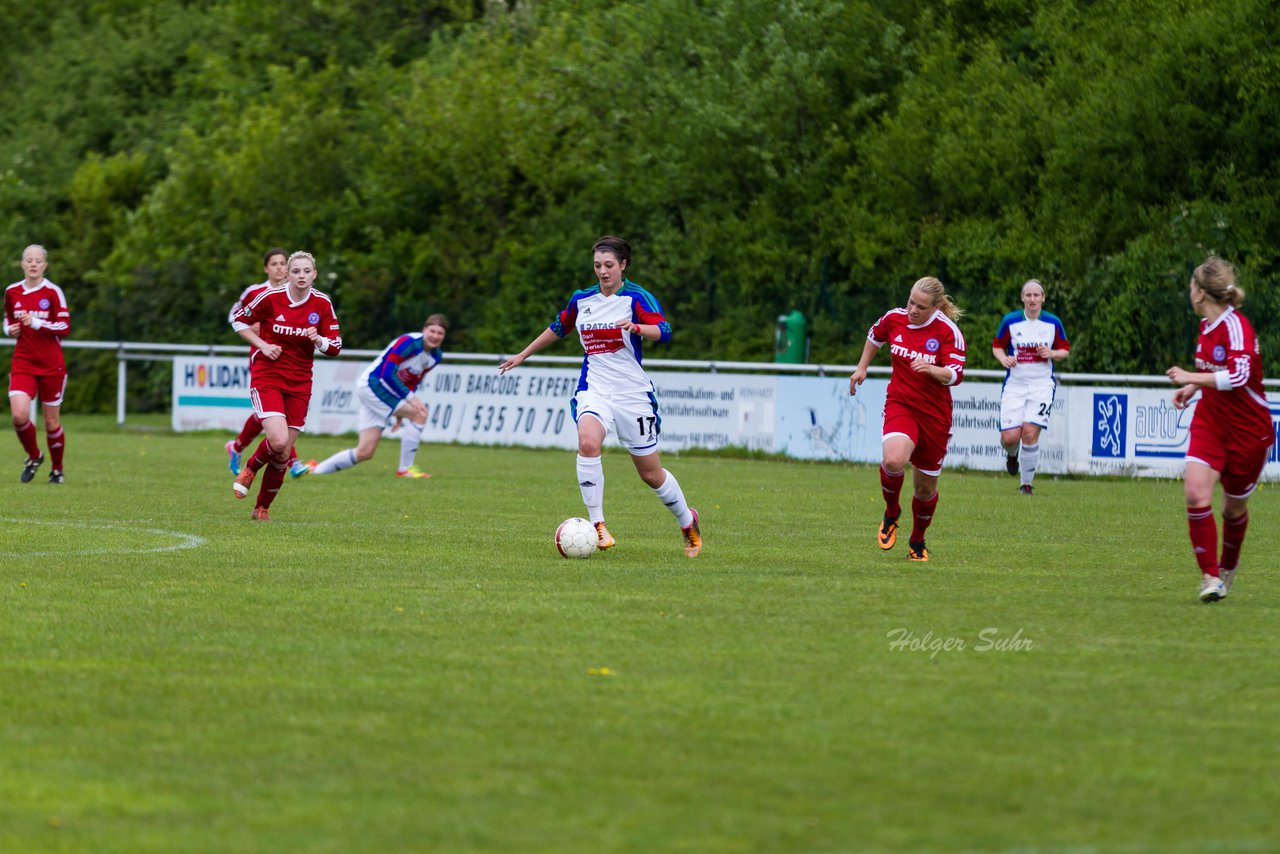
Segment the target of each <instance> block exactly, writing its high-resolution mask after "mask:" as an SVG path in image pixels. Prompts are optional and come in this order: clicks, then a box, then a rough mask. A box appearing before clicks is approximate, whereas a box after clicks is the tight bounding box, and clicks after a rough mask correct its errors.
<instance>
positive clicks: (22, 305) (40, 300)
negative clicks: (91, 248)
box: [4, 244, 71, 483]
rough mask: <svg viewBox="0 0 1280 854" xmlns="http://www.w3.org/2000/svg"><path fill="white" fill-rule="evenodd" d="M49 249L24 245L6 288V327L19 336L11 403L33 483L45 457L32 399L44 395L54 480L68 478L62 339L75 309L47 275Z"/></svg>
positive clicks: (26, 477) (25, 474)
mask: <svg viewBox="0 0 1280 854" xmlns="http://www.w3.org/2000/svg"><path fill="white" fill-rule="evenodd" d="M48 266H49V253H48V252H46V251H45V248H44V247H43V246H39V245H36V244H32V245H31V246H28V247H27V248H26V249H24V250H22V272H23V274H24V276H23V279H22V281H20V282H14V283H13V284H12V285H9V287H7V288H5V291H4V331H5V334H7V335H12V336H14V337H15V338H17V339H18V344H17V346H16V347H14V350H13V365H12V367H11V369H10V371H9V409H10V410H11V411H12V413H13V429H14V430H15V431H16V432H17V434H18V441H19V442H21V443H22V449H23V450H24V451H26V452H27V461H26V462H25V463H23V464H22V475H21V476H20V478H19V479H20V480H21V481H22V482H23V483H29V482H30V481H31V479H32V478H33V477H35V476H36V469H38V468H39V467H40V464H41V463H43V462H44V455H43V454H41V453H40V445H39V444H38V443H37V442H36V425H35V423H34V422H33V421H32V420H31V401H32V399H33V398H35V397H37V396H39V398H40V404H41V408H42V409H43V410H44V435H45V439H46V441H47V442H48V444H49V457H50V465H51V466H52V467H53V469H52V470H51V471H50V472H49V482H50V483H63V482H64V481H65V479H66V478H65V476H64V475H63V473H62V454H63V452H64V451H65V450H66V444H67V442H66V434H65V432H64V431H63V429H62V419H61V412H62V395H63V392H65V391H66V389H67V363H66V360H65V359H63V357H62V339H63V338H64V337H65V336H66V335H67V333H69V332H70V331H71V312H70V311H69V310H68V309H67V298H66V297H65V296H63V294H62V288H60V287H58V286H57V285H55V284H54V283H53V282H51V281H49V280H48V279H46V278H45V277H44V271H45V268H46V267H48Z"/></svg>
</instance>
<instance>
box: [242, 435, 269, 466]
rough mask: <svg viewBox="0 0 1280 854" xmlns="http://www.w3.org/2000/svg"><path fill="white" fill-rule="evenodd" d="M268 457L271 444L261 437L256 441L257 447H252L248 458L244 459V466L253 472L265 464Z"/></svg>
mask: <svg viewBox="0 0 1280 854" xmlns="http://www.w3.org/2000/svg"><path fill="white" fill-rule="evenodd" d="M270 459H271V444H270V443H269V442H268V441H267V440H266V439H263V440H262V441H261V442H259V443H258V447H257V448H255V449H254V451H253V454H252V455H251V456H250V457H249V459H247V460H245V461H244V464H245V468H248V469H249V470H250V471H253V472H258V471H261V470H262V467H263V466H265V465H266V464H267V461H268V460H270Z"/></svg>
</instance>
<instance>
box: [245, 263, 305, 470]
mask: <svg viewBox="0 0 1280 854" xmlns="http://www.w3.org/2000/svg"><path fill="white" fill-rule="evenodd" d="M262 271H263V272H264V273H266V274H267V280H266V281H265V282H259V283H258V284H256V285H250V286H249V287H247V288H245V289H244V290H243V291H242V292H241V293H240V298H239V299H237V300H236V302H235V305H233V306H231V311H230V313H229V314H228V315H227V322H228V323H230V324H231V328H232V329H234V330H236V331H237V332H239V331H240V329H241V327H244V326H247V325H248V324H246V323H243V322H241V320H240V312H241V311H242V310H243V309H244V307H245V306H246V305H248V304H249V303H251V302H253V298H254V297H256V296H257V295H258V294H260V293H262V292H263V291H265V290H266V289H267V288H280V287H284V283H285V281H286V280H287V279H288V278H289V253H288V252H286V251H285V250H283V249H281V248H279V247H273V248H271V249H268V250H267V252H266V254H265V255H263V256H262ZM257 325H258V324H256V323H255V324H254V330H253V331H254V332H257V331H258V329H257ZM249 358H250V360H252V359H253V353H252V348H250V353H249ZM261 433H262V422H261V421H259V420H258V416H257V415H255V414H254V413H252V412H250V413H249V417H248V418H246V419H245V420H244V427H242V428H241V429H240V434H239V435H238V436H236V437H235V438H234V439H232V440H231V441H230V442H227V460H228V466H229V467H230V469H231V474H233V475H238V474H240V454H241V453H243V452H244V449H245V448H247V447H249V443H250V442H252V441H253V440H254V439H256V438H258V436H259V435H260V434H261ZM310 471H311V469H310V468H308V467H307V466H306V464H305V463H301V462H299V461H298V449H297V448H292V449H290V451H289V474H290V475H291V476H292V477H295V478H296V477H302V476H303V475H304V474H307V473H309V472H310Z"/></svg>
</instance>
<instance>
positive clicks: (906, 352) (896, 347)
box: [889, 339, 938, 365]
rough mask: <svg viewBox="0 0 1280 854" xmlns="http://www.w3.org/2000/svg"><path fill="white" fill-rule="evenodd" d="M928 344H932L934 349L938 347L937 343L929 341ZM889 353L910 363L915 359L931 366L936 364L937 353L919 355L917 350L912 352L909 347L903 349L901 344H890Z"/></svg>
mask: <svg viewBox="0 0 1280 854" xmlns="http://www.w3.org/2000/svg"><path fill="white" fill-rule="evenodd" d="M930 343H932V344H933V346H934V349H937V347H938V343H937V341H934V340H933V339H930ZM925 346H926V347H927V346H928V344H926V345H925ZM889 352H890V353H892V354H893V355H895V356H901V357H902V358H904V359H906V360H907V361H910V362H914V361H915V360H916V359H924V360H925V361H926V362H928V363H929V364H931V365H936V364H938V354H937V353H921V352H920V351H919V350H912V349H911V348H910V347H903V346H902V345H901V344H890V345H889Z"/></svg>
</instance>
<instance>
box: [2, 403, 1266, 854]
mask: <svg viewBox="0 0 1280 854" xmlns="http://www.w3.org/2000/svg"><path fill="white" fill-rule="evenodd" d="M66 422H67V429H68V441H69V453H68V460H67V478H68V479H67V483H66V484H65V485H64V486H62V487H57V486H51V485H48V484H47V483H45V477H46V475H47V472H48V464H47V463H46V465H45V467H44V468H43V469H42V470H41V472H40V474H39V476H38V478H37V480H36V481H34V482H33V483H30V484H25V485H24V484H20V483H19V482H18V477H17V475H18V470H19V468H20V462H21V451H20V449H19V448H18V445H17V441H16V440H14V439H12V437H11V436H10V438H9V439H8V440H0V450H3V452H4V456H3V457H2V458H0V459H3V460H7V462H5V463H4V464H5V466H6V468H5V471H6V472H10V473H8V474H5V476H4V478H3V479H2V480H0V565H2V566H3V569H0V652H2V655H0V851H18V852H27V851H46V850H51V851H95V852H110V851H130V852H131V851H263V852H277V851H298V850H306V851H335V852H346V851H383V852H385V851H448V852H454V851H464V852H465V851H502V852H507V851H510V852H526V851H527V852H535V851H539V852H603V851H633V852H656V851H688V852H736V851H760V852H789V851H804V852H837V851H850V852H852V851H878V850H883V851H899V850H901V851H1020V852H1030V851H1071V852H1093V851H1098V852H1113V851H1114V852H1137V851H1160V852H1167V851H1185V852H1192V851H1196V852H1198V851H1273V850H1277V848H1280V819H1278V818H1277V815H1278V814H1280V811H1278V810H1277V806H1276V804H1277V802H1278V801H1280V738H1278V737H1277V736H1278V735H1280V725H1278V724H1277V719H1278V717H1280V713H1278V712H1277V709H1280V665H1278V659H1277V654H1276V650H1277V642H1276V639H1277V634H1276V631H1277V630H1276V627H1277V625H1280V607H1278V604H1277V603H1278V602H1280V581H1278V580H1277V577H1276V575H1275V573H1274V572H1272V571H1271V564H1272V559H1271V557H1272V555H1274V554H1275V553H1276V552H1277V546H1278V545H1280V543H1278V542H1277V540H1278V539H1280V534H1278V533H1277V531H1280V525H1278V524H1277V522H1278V521H1280V506H1278V505H1280V501H1278V500H1277V495H1280V489H1277V488H1274V487H1270V488H1264V489H1263V490H1261V491H1260V492H1259V493H1258V494H1257V495H1256V496H1255V498H1254V499H1253V501H1252V503H1251V516H1252V520H1253V521H1252V525H1251V528H1250V531H1249V539H1248V542H1247V543H1246V546H1245V559H1244V562H1243V564H1242V566H1243V570H1242V572H1241V575H1240V577H1239V579H1238V581H1237V584H1236V589H1235V591H1234V592H1233V593H1232V595H1231V597H1230V598H1229V599H1227V600H1226V601H1225V602H1222V603H1219V604H1217V605H1213V606H1204V605H1201V604H1199V603H1198V602H1197V600H1196V592H1197V589H1198V574H1197V571H1196V569H1195V564H1194V561H1193V559H1192V556H1191V553H1190V548H1189V545H1188V543H1187V535H1186V522H1185V517H1184V514H1183V510H1182V493H1181V485H1180V484H1179V483H1175V482H1169V481H1146V480H1144V481H1121V480H1108V481H1103V480H1059V481H1055V480H1052V479H1045V478H1042V479H1041V482H1039V483H1038V484H1037V487H1038V491H1037V494H1036V496H1035V497H1034V498H1031V499H1025V498H1021V497H1020V496H1018V495H1016V494H1015V489H1014V486H1015V482H1014V480H1013V479H1012V478H1009V477H1007V476H1003V475H1001V476H999V477H996V476H993V475H988V474H981V475H979V474H965V473H959V472H947V473H945V474H944V476H943V479H942V482H941V492H942V503H941V505H940V508H939V512H938V516H937V519H936V521H935V523H934V526H933V528H932V529H931V531H930V535H929V545H930V551H931V555H932V560H931V562H930V563H928V564H925V565H919V564H909V563H908V562H907V560H906V554H905V542H903V543H900V544H899V546H898V547H897V548H896V549H894V550H893V551H892V552H889V553H881V552H880V551H879V549H877V548H876V547H875V545H874V543H873V539H872V535H873V530H874V528H875V525H876V523H877V521H878V518H879V516H880V513H881V508H882V505H881V501H880V497H879V481H878V479H877V474H876V469H875V468H874V467H868V466H845V465H824V464H809V463H795V462H780V461H772V460H738V459H730V458H725V457H716V456H683V457H675V456H669V457H668V458H667V460H666V462H667V466H668V467H669V468H670V469H672V470H673V471H674V472H675V473H676V474H677V476H678V477H679V478H680V481H681V483H682V485H683V486H684V488H685V491H686V493H687V494H688V495H689V496H690V498H691V499H692V503H693V504H694V506H696V507H698V508H699V510H700V511H701V513H702V520H703V533H704V536H705V540H706V550H705V552H704V554H703V556H702V557H700V558H698V559H697V560H694V561H689V560H686V559H685V558H684V557H683V556H682V554H681V551H680V538H679V534H678V531H677V529H676V527H675V524H674V522H673V521H672V519H671V517H670V515H669V514H668V513H667V512H666V510H665V509H663V508H662V507H661V506H660V505H659V503H658V502H657V500H656V499H655V498H654V497H653V496H652V495H651V494H650V492H649V490H648V489H647V488H646V487H645V486H644V485H643V484H642V483H641V482H640V480H639V479H638V478H637V477H636V476H635V474H634V473H633V471H632V470H631V467H630V463H629V461H628V460H627V459H626V457H625V456H622V455H619V454H612V455H609V456H607V457H606V460H605V471H606V476H607V487H606V505H605V508H606V511H607V512H608V518H609V524H610V528H611V529H612V531H613V533H614V535H615V536H616V537H617V538H618V543H619V544H618V546H617V548H616V549H614V550H613V551H611V552H609V553H607V554H598V555H596V556H595V557H593V558H592V559H591V560H589V561H574V562H570V561H564V560H561V559H560V558H559V557H558V556H557V555H556V553H555V550H554V547H553V546H552V544H551V534H552V532H553V530H554V528H555V526H556V524H557V523H558V522H559V521H560V520H561V519H563V518H565V517H567V516H573V515H580V514H581V513H582V512H583V511H582V507H581V503H580V500H579V497H578V491H577V486H576V483H575V478H574V475H573V461H572V455H571V454H570V453H567V452H559V451H532V450H517V449H488V448H471V447H441V446H424V447H423V449H422V451H421V452H420V455H419V460H420V462H421V463H422V465H423V467H424V468H427V469H428V470H430V471H431V472H432V473H433V475H434V477H433V478H432V479H431V480H429V481H416V482H405V481H399V480H396V479H395V478H394V477H392V475H391V473H392V471H393V467H394V463H395V456H394V454H395V452H396V451H397V450H398V446H397V445H396V444H395V443H391V444H390V445H387V446H384V447H383V448H382V449H381V451H380V452H379V456H378V457H377V458H375V459H374V460H373V462H371V463H369V464H366V465H363V466H360V467H358V468H356V469H354V470H352V471H349V472H343V473H341V474H338V475H334V476H330V477H325V478H307V479H303V480H299V481H288V482H286V484H285V487H284V490H283V492H282V493H281V496H280V498H279V499H278V500H277V501H276V504H275V506H274V507H273V509H272V516H273V521H272V522H271V523H270V524H269V525H265V526H263V525H259V524H255V523H252V522H250V520H249V518H248V517H249V509H250V505H251V504H252V502H250V501H239V502H238V501H235V500H233V499H232V497H231V489H230V476H229V473H228V472H227V470H226V467H225V463H224V458H223V454H222V443H223V442H225V441H226V439H227V438H228V437H227V436H226V435H213V434H205V435H173V434H171V433H169V432H167V431H165V430H163V429H151V430H139V429H138V428H137V427H136V426H135V427H133V428H132V429H130V430H127V431H123V432H122V431H119V430H117V429H116V428H115V427H114V425H113V424H110V423H109V422H107V421H105V420H101V419H93V418H85V417H74V416H71V417H68V418H67V419H66ZM41 438H42V441H43V436H42V437H41ZM993 439H994V437H993ZM6 443H7V444H6ZM350 444H351V441H350V440H349V439H342V438H332V437H305V436H304V437H303V441H302V443H301V445H302V450H303V452H304V453H305V454H306V455H308V456H324V455H327V454H329V453H332V452H333V451H336V450H338V449H339V448H341V447H346V446H348V445H350ZM904 539H905V537H904ZM903 632H911V633H913V634H914V636H915V637H916V638H917V639H919V640H921V641H923V642H924V643H925V647H926V648H924V649H914V650H913V649H910V648H897V647H895V646H894V644H893V643H892V641H893V640H894V639H895V638H897V639H901V638H902V633H903ZM930 641H935V642H937V644H935V647H934V651H931V650H930V648H929V642H930ZM957 641H962V642H963V643H964V648H963V649H959V648H956V646H957ZM992 641H1000V642H1001V643H1000V644H993V643H992ZM948 642H949V643H948ZM1001 645H1007V646H1009V647H1013V648H1005V649H1000V648H995V647H998V646H1001ZM938 646H942V647H945V646H950V647H951V648H950V649H946V648H937V647H938Z"/></svg>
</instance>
